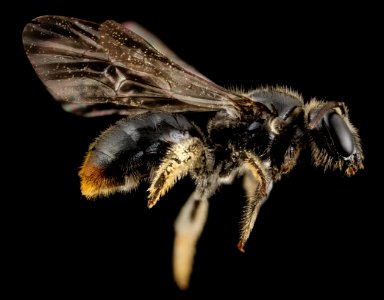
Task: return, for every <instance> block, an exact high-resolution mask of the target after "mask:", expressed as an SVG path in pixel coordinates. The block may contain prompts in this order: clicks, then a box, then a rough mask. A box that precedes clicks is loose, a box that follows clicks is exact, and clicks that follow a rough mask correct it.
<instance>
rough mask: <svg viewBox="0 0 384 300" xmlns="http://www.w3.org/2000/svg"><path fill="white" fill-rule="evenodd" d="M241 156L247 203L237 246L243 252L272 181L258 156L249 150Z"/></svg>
mask: <svg viewBox="0 0 384 300" xmlns="http://www.w3.org/2000/svg"><path fill="white" fill-rule="evenodd" d="M242 156H243V157H244V163H243V165H242V172H243V173H244V181H243V187H244V190H245V192H246V195H247V204H246V206H245V209H244V212H243V216H242V221H241V230H240V240H239V242H238V244H237V247H238V248H239V250H240V251H242V252H244V246H245V243H246V242H247V240H248V238H249V236H250V234H251V232H252V229H253V226H254V225H255V221H256V218H257V216H258V214H259V211H260V208H261V206H262V205H263V204H264V202H265V201H266V200H267V198H268V194H269V192H270V190H271V189H272V181H271V177H270V175H269V174H268V172H267V170H266V169H265V167H264V165H263V163H262V162H261V160H260V159H259V158H257V157H256V156H255V155H254V154H252V153H249V152H245V153H243V155H242Z"/></svg>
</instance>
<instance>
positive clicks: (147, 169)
mask: <svg viewBox="0 0 384 300" xmlns="http://www.w3.org/2000/svg"><path fill="white" fill-rule="evenodd" d="M193 132H194V127H193V125H192V124H191V123H190V122H189V121H188V120H187V119H186V118H185V117H184V116H182V115H179V114H170V113H146V114H143V115H139V116H136V117H135V118H126V119H123V120H121V121H119V122H117V123H116V124H115V125H113V126H111V127H110V128H109V129H107V130H106V131H104V132H103V133H102V134H101V135H100V136H99V137H98V138H97V139H96V140H95V142H94V143H92V144H91V145H90V147H89V151H88V153H87V154H86V157H85V159H84V163H83V165H82V167H81V169H80V171H79V176H80V179H81V192H82V194H83V195H84V196H86V197H87V198H90V199H92V198H95V197H98V196H108V195H110V194H113V193H115V192H129V191H131V190H132V189H135V188H137V187H138V186H139V184H140V182H141V181H142V180H143V179H144V180H145V179H148V178H149V176H150V175H151V173H153V171H154V168H156V167H157V166H159V164H160V163H161V160H162V158H163V157H164V156H165V154H166V152H167V149H168V148H169V147H170V146H171V145H173V144H176V143H179V142H181V141H183V140H185V139H188V138H190V137H191V134H193Z"/></svg>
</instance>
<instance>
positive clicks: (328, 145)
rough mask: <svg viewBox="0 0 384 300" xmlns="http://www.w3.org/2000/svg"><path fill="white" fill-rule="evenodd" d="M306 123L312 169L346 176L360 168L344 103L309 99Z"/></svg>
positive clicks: (356, 141) (360, 157) (355, 134)
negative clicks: (328, 170)
mask: <svg viewBox="0 0 384 300" xmlns="http://www.w3.org/2000/svg"><path fill="white" fill-rule="evenodd" d="M306 120H307V124H308V135H309V142H310V148H311V152H312V158H313V162H314V164H315V165H316V166H322V167H324V168H325V169H333V170H335V169H340V170H344V171H345V174H346V175H347V176H351V175H353V174H355V173H356V172H357V170H358V169H362V168H363V164H362V161H363V159H364V156H363V153H362V149H361V144H360V138H359V135H358V132H357V129H356V128H355V127H354V126H353V125H352V123H351V122H350V120H349V116H348V110H347V108H346V106H345V104H344V103H341V102H327V103H326V102H323V101H318V100H316V99H313V100H311V102H310V103H309V104H308V105H307V107H306Z"/></svg>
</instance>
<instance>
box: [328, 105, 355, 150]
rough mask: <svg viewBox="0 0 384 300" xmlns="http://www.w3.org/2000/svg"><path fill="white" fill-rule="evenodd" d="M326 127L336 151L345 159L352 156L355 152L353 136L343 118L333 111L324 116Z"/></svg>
mask: <svg viewBox="0 0 384 300" xmlns="http://www.w3.org/2000/svg"><path fill="white" fill-rule="evenodd" d="M323 121H324V125H325V127H326V128H327V129H328V132H329V134H330V137H331V139H332V141H333V143H334V146H335V147H336V151H337V152H338V153H339V154H340V155H341V156H343V157H349V156H351V155H352V154H353V153H354V151H355V142H354V139H353V135H352V133H351V131H350V129H349V128H348V126H347V124H346V123H345V122H344V120H343V119H342V117H341V116H340V115H339V114H338V113H336V112H334V111H332V112H329V113H328V114H326V115H325V116H324V119H323Z"/></svg>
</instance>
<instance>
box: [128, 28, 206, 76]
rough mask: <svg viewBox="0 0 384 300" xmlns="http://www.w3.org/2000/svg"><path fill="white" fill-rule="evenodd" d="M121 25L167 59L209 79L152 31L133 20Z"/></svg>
mask: <svg viewBox="0 0 384 300" xmlns="http://www.w3.org/2000/svg"><path fill="white" fill-rule="evenodd" d="M121 25H123V26H124V27H125V28H127V29H129V30H132V31H133V32H134V33H136V34H138V35H139V36H141V37H142V38H144V39H145V40H146V41H147V42H149V43H150V44H151V45H152V47H154V48H155V49H157V51H159V52H160V53H162V54H163V55H165V56H166V57H168V58H169V59H172V60H173V61H174V62H175V63H177V64H178V65H179V66H181V67H183V68H184V69H186V70H188V71H189V72H191V73H193V74H195V75H197V76H199V77H202V78H205V79H207V80H209V79H208V78H207V77H206V76H204V75H203V74H201V73H200V72H199V71H198V70H196V68H194V67H192V66H191V65H190V64H188V63H186V62H185V61H183V60H182V59H181V58H180V57H178V56H177V55H176V53H175V52H173V51H172V50H171V49H169V48H168V47H167V45H165V44H164V43H163V42H162V41H161V40H160V39H159V38H158V37H157V36H155V35H154V34H153V33H151V32H150V31H148V30H147V29H145V28H144V27H142V26H141V25H139V24H137V23H136V22H134V21H129V22H124V23H122V24H121Z"/></svg>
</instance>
